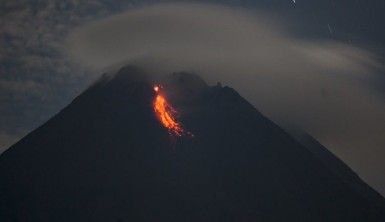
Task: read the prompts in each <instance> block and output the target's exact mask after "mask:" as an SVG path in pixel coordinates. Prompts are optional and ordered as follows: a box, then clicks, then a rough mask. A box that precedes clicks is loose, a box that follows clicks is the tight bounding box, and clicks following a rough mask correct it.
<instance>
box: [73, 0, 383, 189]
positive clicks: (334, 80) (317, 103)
mask: <svg viewBox="0 0 385 222" xmlns="http://www.w3.org/2000/svg"><path fill="white" fill-rule="evenodd" d="M288 27H290V24H288V23H287V22H285V21H282V20H280V19H279V18H277V17H272V16H269V15H267V14H266V13H264V12H255V11H254V12H251V11H247V10H244V9H241V8H235V7H231V8H230V7H226V6H218V5H199V4H187V3H184V4H162V5H153V6H150V7H144V8H138V9H134V10H129V11H126V12H124V13H121V14H118V15H115V16H112V17H109V18H106V19H102V20H98V21H93V22H90V23H88V24H85V25H83V26H81V27H79V28H77V29H75V30H74V31H73V32H72V33H71V35H70V36H69V38H68V40H67V41H68V42H67V44H68V49H69V55H71V57H72V58H74V60H76V61H81V62H82V63H83V64H84V65H85V66H88V67H89V68H91V69H95V70H98V69H103V68H105V67H111V66H114V65H116V64H117V63H118V64H121V63H125V62H128V63H134V64H138V65H142V66H144V67H146V68H147V69H149V70H150V71H152V72H157V73H167V72H171V71H179V70H187V71H194V72H197V73H200V74H202V75H203V77H204V78H205V79H206V80H207V81H209V82H211V83H215V82H216V81H221V82H222V83H224V84H227V85H230V86H232V87H234V88H235V89H237V90H238V91H239V92H240V93H241V94H242V95H243V96H245V97H246V98H247V99H248V100H249V101H251V102H252V103H253V104H254V105H255V106H256V107H257V108H258V109H259V110H261V111H262V112H263V113H264V114H266V115H267V116H269V117H271V118H272V119H273V120H274V121H276V122H278V123H279V124H281V125H284V126H292V125H297V126H298V127H301V128H303V129H305V130H306V131H308V132H309V133H310V134H312V135H314V136H315V137H316V138H317V139H319V140H320V141H321V142H322V143H323V144H325V145H326V146H327V147H328V148H330V149H331V150H332V151H333V152H334V153H336V154H337V155H338V156H339V157H341V158H342V159H343V160H345V161H346V162H347V163H348V164H349V165H350V166H352V167H353V168H354V169H355V170H356V171H357V172H358V173H359V174H360V176H362V177H363V178H364V179H365V180H367V181H368V182H369V183H370V184H371V185H373V186H374V187H375V188H377V189H378V190H379V191H381V192H382V193H383V194H384V193H385V179H384V178H383V172H385V165H384V164H383V157H384V156H385V124H384V123H385V115H384V112H383V111H384V110H385V102H384V101H385V100H384V92H383V91H381V90H379V89H378V88H376V87H373V84H372V83H373V82H375V81H383V80H384V79H383V70H384V67H383V63H381V62H380V60H378V59H377V56H376V55H374V54H372V53H371V52H369V51H367V50H365V49H362V48H358V47H354V46H352V45H351V44H344V43H341V42H338V41H334V40H330V39H329V40H327V39H322V40H321V39H318V40H315V39H310V38H298V37H296V35H294V34H293V33H292V32H291V30H290V29H289V28H288Z"/></svg>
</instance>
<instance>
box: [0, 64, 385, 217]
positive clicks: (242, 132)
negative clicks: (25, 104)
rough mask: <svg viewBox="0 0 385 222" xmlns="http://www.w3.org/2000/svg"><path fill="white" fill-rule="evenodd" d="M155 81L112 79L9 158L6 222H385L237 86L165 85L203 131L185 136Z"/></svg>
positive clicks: (3, 184) (190, 124)
mask: <svg viewBox="0 0 385 222" xmlns="http://www.w3.org/2000/svg"><path fill="white" fill-rule="evenodd" d="M154 84H157V82H154V81H152V80H150V79H149V78H147V77H146V74H145V73H144V72H143V71H141V70H140V69H138V68H136V67H132V66H127V67H124V68H122V69H121V70H120V71H119V72H118V73H117V74H116V75H114V76H113V77H107V76H104V77H103V78H101V80H99V81H98V82H97V83H95V84H94V85H93V86H91V87H90V88H89V89H88V90H86V91H85V92H84V93H82V94H81V95H80V96H78V97H77V98H76V99H74V101H73V102H72V103H71V104H70V105H68V106H67V107H66V108H64V109H63V110H62V111H61V112H60V113H58V114H57V115H56V116H54V117H53V118H52V119H50V120H49V121H48V122H47V123H45V124H44V125H42V126H41V127H39V128H38V129H36V130H35V131H33V132H31V133H30V134H29V135H27V136H26V137H24V138H23V139H22V140H20V141H19V142H18V143H16V144H15V145H13V146H12V147H11V148H10V149H9V150H7V151H6V152H4V153H3V154H2V155H1V156H0V178H1V179H0V201H1V202H0V221H2V222H3V221H4V222H5V221H50V222H52V221H165V222H173V221H175V222H181V221H186V222H187V221H192V222H197V221H218V222H224V221H237V222H238V221H263V222H264V221H266V222H267V221H285V222H288V221H295V222H299V221H304V222H311V221H320V222H321V221H322V222H325V221H328V222H330V221H335V222H354V221H357V222H359V221H360V222H362V221H365V222H374V221H376V222H383V221H385V210H384V209H385V207H384V205H382V203H383V198H382V197H380V196H379V195H378V194H377V193H375V191H373V190H371V189H370V188H369V187H366V188H367V189H365V192H372V193H371V194H372V195H367V193H363V191H362V190H360V189H357V188H355V187H353V186H351V183H350V182H349V181H347V180H345V179H343V177H342V176H341V175H339V174H337V173H335V172H333V170H331V169H330V167H327V166H326V165H325V162H324V161H322V160H321V159H320V158H319V157H318V156H317V155H316V154H315V152H311V151H310V150H309V149H308V148H307V147H305V146H304V145H301V144H300V143H299V142H297V141H296V140H295V139H293V138H292V137H291V136H290V135H289V134H287V133H286V132H285V131H284V130H282V129H281V128H279V127H278V126H277V125H275V124H274V123H273V122H271V121H270V120H268V119H267V118H265V117H264V116H263V115H262V114H261V113H259V112H258V111H257V110H256V109H255V108H254V107H253V106H252V105H250V104H249V103H248V102H247V101H246V100H244V99H243V98H242V97H241V96H240V95H239V94H238V93H237V92H236V91H234V90H233V89H231V88H229V87H222V86H221V85H220V84H218V85H217V86H208V85H207V84H206V83H205V82H204V81H203V80H201V79H200V78H199V77H198V76H196V75H193V74H189V73H174V74H172V75H170V76H169V77H167V78H165V79H164V80H163V81H161V82H160V83H159V84H161V85H162V86H163V88H162V93H163V94H162V95H163V96H164V98H166V99H167V103H169V105H171V106H172V107H173V110H175V111H176V113H174V114H173V116H172V121H173V122H175V123H177V125H178V127H184V128H183V130H186V129H187V130H188V131H191V132H192V133H193V134H194V136H193V137H192V136H183V135H182V136H175V135H173V134H170V131H169V129H168V128H167V127H165V125H164V124H162V122H161V121H159V116H158V115H157V112H156V109H154V99H156V97H157V95H158V94H157V91H156V90H155V91H154V89H153V87H154ZM169 105H168V106H169ZM163 110H166V109H163ZM167 110H168V112H171V111H170V110H171V109H169V108H167ZM170 115H171V114H170ZM167 118H168V117H167ZM176 121H177V122H176ZM333 161H337V160H333ZM326 164H327V163H326ZM355 180H359V179H358V177H357V179H355ZM360 183H361V184H363V183H362V181H360ZM363 186H366V185H363ZM371 197H376V198H371Z"/></svg>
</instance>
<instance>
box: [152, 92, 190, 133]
mask: <svg viewBox="0 0 385 222" xmlns="http://www.w3.org/2000/svg"><path fill="white" fill-rule="evenodd" d="M159 90H160V88H159V86H154V91H155V92H156V93H157V95H156V97H155V100H154V111H155V113H156V115H157V116H158V119H159V120H160V122H161V123H162V125H163V126H164V127H166V128H167V129H168V131H169V132H170V133H172V134H174V135H176V136H182V135H183V134H184V130H183V128H182V126H181V124H180V123H178V122H177V120H176V118H175V117H174V115H175V114H176V111H175V110H174V109H173V108H172V106H171V105H170V104H169V103H168V102H167V100H166V98H165V97H164V96H163V95H161V94H160V93H159Z"/></svg>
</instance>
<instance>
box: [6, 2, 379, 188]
mask: <svg viewBox="0 0 385 222" xmlns="http://www.w3.org/2000/svg"><path fill="white" fill-rule="evenodd" d="M0 2H1V4H0V152H2V151H4V150H6V149H7V148H8V147H9V146H10V145H12V144H13V143H14V142H16V141H18V140H19V139H20V138H22V137H23V136H24V135H26V134H27V133H28V132H30V131H31V130H33V129H34V128H36V127H38V126H39V125H41V124H42V123H44V122H45V121H47V120H48V119H49V118H50V117H52V116H53V115H55V114H56V113H57V112H58V111H60V110H61V109H62V108H63V107H65V106H66V105H67V104H68V103H69V102H71V100H72V99H73V98H74V97H75V96H76V95H78V94H79V93H80V92H82V91H83V90H84V89H85V88H86V87H87V86H88V85H90V84H91V83H92V82H93V81H94V80H95V79H97V78H98V77H99V75H100V74H102V71H104V68H105V67H108V66H111V65H114V62H116V63H119V62H121V61H122V60H124V59H125V58H124V56H131V55H132V51H135V50H138V49H141V50H144V51H146V50H149V51H151V50H153V49H154V48H152V47H146V46H145V45H146V44H145V43H144V42H143V41H141V38H138V39H139V40H138V39H134V38H131V37H130V36H131V34H132V32H134V31H135V30H138V29H135V28H133V27H136V26H137V27H139V28H140V29H141V30H142V28H143V27H141V26H140V25H138V24H136V23H131V21H126V20H125V19H126V18H125V17H124V16H123V17H124V18H123V20H122V21H124V22H123V24H129V26H127V29H125V28H124V26H121V25H116V26H115V24H116V23H115V22H116V21H119V19H121V18H120V17H116V15H120V14H121V15H126V13H128V14H127V15H128V17H129V16H130V10H132V9H134V10H135V9H136V8H138V7H139V8H140V10H143V11H140V12H141V13H143V14H140V16H147V15H148V14H149V13H150V14H151V12H148V10H147V9H146V7H148V5H155V6H154V7H155V9H154V10H157V8H156V7H157V6H156V5H157V3H159V2H164V1H123V0H115V1H110V0H90V1H81V0H52V1H48V0H39V1H38V0H0ZM167 2H170V1H167ZM199 2H200V3H202V2H205V3H207V2H211V3H215V4H220V5H221V6H218V7H222V6H226V7H228V8H230V10H235V11H237V13H240V14H242V12H243V10H244V11H247V13H251V14H253V13H254V14H255V15H256V16H257V18H259V19H260V20H261V21H259V20H258V19H257V20H258V21H255V22H254V21H250V22H249V17H247V18H244V17H242V16H241V17H239V15H238V14H237V15H235V14H234V13H233V12H232V11H230V12H228V11H226V12H222V11H221V10H222V9H218V8H215V9H214V11H215V13H217V14H215V13H214V14H215V15H218V17H219V18H221V19H218V21H215V22H214V23H213V21H212V20H214V18H213V17H212V16H211V15H209V14H210V13H205V12H207V11H209V10H208V9H207V8H205V6H204V5H197V6H196V7H195V6H194V7H192V8H194V9H191V10H192V11H191V10H190V8H191V7H189V4H190V3H189V4H187V3H186V4H185V5H183V4H179V5H177V6H175V7H174V6H172V3H167V5H168V6H167V7H165V8H163V9H162V13H161V16H165V15H167V13H169V14H171V18H184V19H191V18H195V17H196V18H200V19H197V21H195V20H194V24H195V26H194V27H193V28H192V29H193V30H195V31H196V32H194V34H195V33H196V36H195V38H194V39H191V40H189V41H187V44H197V45H199V44H200V42H201V41H202V40H200V36H206V37H208V38H210V35H211V34H210V32H208V31H207V30H210V28H211V27H212V25H214V26H216V25H218V27H230V29H231V27H234V30H238V29H239V30H240V31H241V32H242V33H243V31H244V33H246V34H247V33H254V32H256V33H262V35H263V33H265V34H266V36H268V37H271V38H267V39H264V38H262V37H261V38H259V37H258V38H256V40H252V41H251V40H250V41H248V40H246V41H242V44H240V49H243V48H244V49H245V53H242V51H240V52H238V53H239V54H243V55H242V56H237V58H240V59H239V60H238V59H235V55H237V54H236V53H234V55H230V56H226V57H225V58H224V60H228V61H234V65H232V66H231V67H223V70H222V69H221V68H218V70H217V71H218V72H220V73H217V74H216V75H211V74H207V75H204V74H203V75H204V77H205V78H206V79H207V80H209V81H210V80H211V81H213V82H215V81H223V82H224V83H225V84H228V85H230V86H232V87H234V88H235V89H236V90H239V91H240V93H241V95H243V96H245V97H246V98H247V99H248V100H249V101H250V102H251V103H253V105H255V106H256V107H257V108H258V109H259V110H261V111H262V112H263V113H264V114H265V115H267V116H268V117H270V118H271V119H272V120H274V121H275V122H277V123H278V124H280V125H281V126H283V127H284V128H287V129H291V128H293V127H298V128H301V129H302V130H305V131H307V132H309V133H310V134H312V135H313V136H314V137H316V138H317V139H318V140H320V142H321V143H322V144H324V145H325V146H326V147H328V148H330V150H331V151H332V152H334V153H335V154H337V156H339V157H340V158H341V159H342V160H344V161H345V162H347V163H348V164H349V166H351V167H352V168H353V169H354V170H355V171H356V172H357V173H358V174H359V175H360V176H361V177H362V178H363V179H364V180H365V181H367V182H368V183H369V184H370V185H371V186H373V187H374V188H375V189H377V190H378V191H379V192H381V193H382V195H384V194H385V178H384V177H383V175H384V173H385V163H384V162H383V159H384V158H385V114H384V113H385V71H384V70H385V69H384V66H385V63H384V61H385V60H384V56H385V53H384V52H385V51H384V49H385V13H384V11H385V1H383V0H371V1H364V0H295V1H294V0H293V1H292V0H254V1H250V0H249V1H235V0H232V1H230V0H229V1H199ZM209 7H213V6H209ZM215 7H217V6H215ZM127 10H128V12H126V11H127ZM146 10H147V11H146ZM193 12H197V13H202V14H194V13H193ZM122 13H123V14H122ZM190 13H191V14H192V15H186V14H190ZM184 15H186V16H190V17H183V16H184ZM114 16H115V17H114ZM172 16H175V17H172ZM180 16H182V17H180ZM237 16H238V17H237ZM111 18H112V19H111ZM233 18H240V23H239V25H237V24H236V22H234V24H233V23H232V21H233ZM198 20H199V21H198ZM148 21H150V22H153V21H152V20H148ZM206 21H207V22H206ZM125 22H128V23H125ZM216 22H217V23H216ZM154 24H155V25H148V26H146V27H144V28H143V30H145V31H142V32H139V33H137V35H138V37H144V38H146V39H147V37H146V36H144V35H145V34H148V33H150V34H152V37H153V38H148V39H147V40H148V41H150V42H153V43H154V47H155V46H157V45H156V44H158V43H159V42H158V40H157V39H158V38H157V32H156V31H154V28H155V27H165V24H166V25H167V22H166V23H161V22H160V23H154ZM172 24H174V23H173V21H172ZM254 24H255V26H257V27H258V28H257V29H256V31H255V30H252V31H251V32H249V29H250V28H248V27H249V26H250V25H251V26H252V25H254ZM162 25H163V26H162ZM108 27H111V31H113V32H111V35H108V33H107V34H106V33H105V32H103V30H105V29H106V28H108ZM114 27H115V28H114ZM175 27H176V29H175V30H173V31H171V32H170V34H169V35H165V37H164V38H169V36H173V39H174V37H175V36H176V37H175V39H174V40H175V42H178V43H180V44H183V40H184V38H186V36H184V35H182V34H181V35H179V34H180V33H182V32H183V31H186V30H185V29H184V28H183V27H184V25H183V24H177V23H175ZM266 27H267V28H266ZM194 28H195V29H194ZM122 29H125V30H126V31H125V32H122ZM205 30H206V31H205ZM90 33H91V34H90ZM216 33H217V34H216V35H217V36H222V37H223V38H220V37H218V42H215V43H213V44H211V45H208V44H207V43H205V42H204V41H202V48H205V50H206V49H207V48H210V46H216V47H219V48H221V49H223V50H222V51H223V53H224V54H225V55H227V54H228V53H229V51H231V49H230V48H227V45H229V44H231V43H233V42H234V41H237V40H239V41H241V40H243V39H238V38H237V37H236V35H237V34H239V32H236V31H233V30H230V31H226V32H223V31H222V30H219V31H217V32H216ZM119 34H121V35H122V36H126V37H127V38H125V39H127V43H126V42H124V41H123V42H120V44H122V45H123V44H127V45H130V43H131V42H133V43H135V47H129V46H127V48H125V47H122V48H125V49H126V50H127V51H128V52H127V53H126V52H121V51H119V50H120V49H114V48H111V47H109V45H110V43H111V42H114V41H116V36H114V35H118V36H119ZM232 35H234V36H235V37H234V38H233V36H232ZM85 36H86V37H85ZM105 36H107V37H105ZM162 36H163V35H162ZM229 36H230V37H231V38H230V37H229ZM245 39H247V38H245ZM262 43H264V45H270V44H271V45H272V46H271V48H264V49H262V48H263V47H264V45H263V44H262ZM180 44H178V45H180ZM259 44H261V45H259ZM175 45H176V44H175ZM175 45H174V44H171V45H170V48H173V49H175V52H177V53H176V54H177V55H176V56H175V57H176V58H178V59H179V58H180V57H182V58H183V59H181V60H180V62H181V64H184V63H185V64H188V65H186V67H189V68H191V67H192V68H194V64H193V65H191V64H190V61H191V60H192V59H193V58H195V56H196V55H200V53H202V51H199V50H196V51H193V52H186V55H184V54H183V55H180V54H178V53H181V52H180V51H178V50H179V49H180V48H178V47H176V46H175ZM280 45H282V47H280ZM203 46H204V47H203ZM248 46H251V47H248ZM90 48H92V50H94V51H93V54H91V53H90ZM198 48H199V47H198ZM259 49H261V50H260V51H261V52H260V53H259V54H258V53H255V54H254V52H252V51H253V50H254V51H259ZM87 50H88V51H87ZM98 50H99V51H98ZM106 52H108V53H109V54H108V53H107V54H105V53H106ZM207 52H208V51H204V53H206V54H207ZM282 52H283V54H284V55H286V54H285V53H286V52H287V55H286V57H285V56H281V55H282ZM148 53H149V54H151V52H148ZM261 53H262V55H261ZM277 54H280V55H279V57H276V55H277ZM263 55H267V56H266V57H265V58H263ZM122 56H123V57H122ZM215 56H216V55H215V54H214V56H213V58H214V59H212V60H210V59H208V61H209V62H211V64H215V65H218V64H220V63H218V59H215V58H217V57H215ZM258 56H260V57H261V60H260V61H263V62H260V63H258V62H257V64H259V66H257V67H263V68H261V69H260V70H259V69H258V68H257V69H256V68H255V67H254V66H249V65H250V63H249V62H247V61H248V60H249V58H254V57H258ZM107 57H108V58H107ZM103 58H106V59H105V60H104V61H103ZM276 58H278V59H277V60H275V59H276ZM309 58H311V59H309ZM167 59H168V60H170V59H174V57H168V58H167ZM107 61H108V62H107ZM230 63H231V62H230ZM95 64H97V65H95ZM177 67H178V68H181V69H182V68H183V65H181V66H180V67H179V66H177ZM207 67H209V68H207ZM239 67H241V68H239ZM242 67H245V70H252V71H253V72H254V73H263V74H261V75H256V76H254V77H250V76H248V75H247V76H244V77H242V78H238V77H234V76H233V75H231V74H229V73H227V72H229V71H228V70H231V71H233V72H234V70H235V72H236V70H237V68H239V69H238V70H240V72H242ZM270 67H271V68H270ZM206 68H207V69H206ZM246 68H247V69H246ZM196 70H198V71H199V70H202V72H203V73H204V72H205V71H207V72H209V71H210V72H213V69H211V68H210V66H209V65H206V64H203V63H202V62H200V61H197V62H196ZM174 71H179V70H174ZM245 72H246V71H245ZM221 73H224V75H223V76H221ZM280 73H282V75H281V74H280ZM283 73H285V75H283ZM313 73H317V75H313ZM301 81H303V82H301ZM250 82H251V83H250ZM250 84H254V85H250ZM303 85H307V86H303ZM252 86H255V87H254V88H253V87H252ZM269 86H274V89H272V88H269ZM243 88H244V89H243ZM255 88H258V89H255ZM295 88H301V90H302V91H301V90H299V91H295V90H294V92H293V93H291V92H292V91H293V89H295Z"/></svg>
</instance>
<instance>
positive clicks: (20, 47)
mask: <svg viewBox="0 0 385 222" xmlns="http://www.w3.org/2000/svg"><path fill="white" fill-rule="evenodd" d="M129 6H130V2H126V1H119V0H117V1H115V2H114V4H110V2H109V1H102V0H91V1H80V0H64V1H63V0H45V1H44V0H43V1H35V0H2V1H1V4H0V45H1V47H0V153H1V152H2V151H3V150H5V149H6V148H7V147H8V146H9V145H11V144H12V143H14V142H15V141H16V140H17V139H19V138H21V137H22V136H23V135H25V134H26V133H27V132H29V131H31V130H33V129H34V128H35V127H37V126H39V125H40V124H42V123H43V122H44V121H46V120H47V119H48V118H49V117H50V116H52V115H54V114H55V113H56V112H57V111H58V110H60V109H61V108H62V107H64V106H65V105H66V104H68V103H69V102H70V100H71V99H72V98H73V97H74V96H76V94H78V93H79V92H80V91H81V90H83V89H84V88H85V87H86V86H87V85H88V84H89V83H90V81H92V76H90V75H88V74H87V73H88V71H87V70H85V69H82V68H81V67H80V66H78V65H77V64H76V63H73V62H72V61H69V60H68V59H67V58H66V55H65V54H64V53H63V44H62V42H63V39H64V37H65V36H66V34H67V32H68V30H69V29H71V27H74V26H76V25H78V24H80V23H82V22H84V21H87V20H90V19H96V18H99V17H103V16H106V15H109V14H111V13H114V12H116V11H117V10H119V9H121V8H124V7H129Z"/></svg>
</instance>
